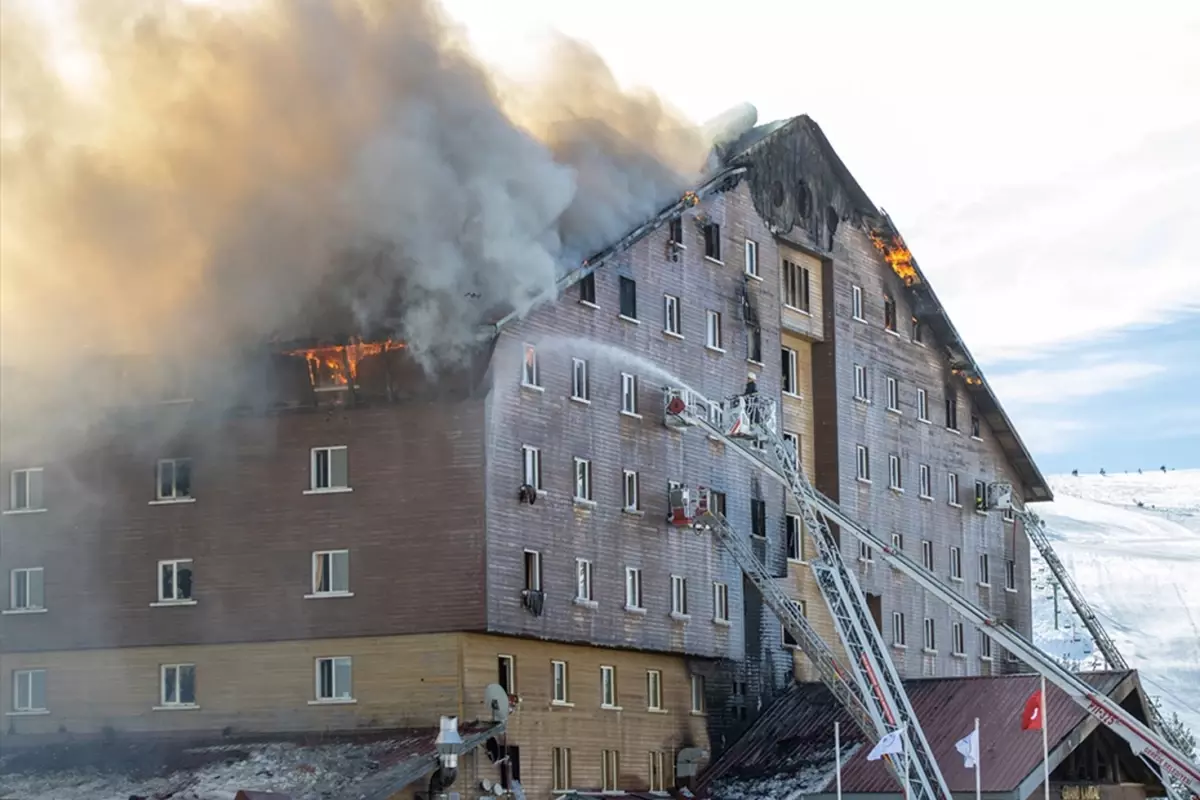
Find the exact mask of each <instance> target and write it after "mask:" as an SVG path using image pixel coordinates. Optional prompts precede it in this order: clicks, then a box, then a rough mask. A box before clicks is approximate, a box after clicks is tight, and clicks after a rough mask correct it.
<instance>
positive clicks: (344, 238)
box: [0, 0, 708, 370]
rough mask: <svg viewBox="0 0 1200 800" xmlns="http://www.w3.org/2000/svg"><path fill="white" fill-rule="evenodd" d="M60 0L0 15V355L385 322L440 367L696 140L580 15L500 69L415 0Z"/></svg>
mask: <svg viewBox="0 0 1200 800" xmlns="http://www.w3.org/2000/svg"><path fill="white" fill-rule="evenodd" d="M58 5H62V3H56V4H51V3H48V2H46V3H44V2H42V0H27V2H8V0H6V2H5V3H4V6H3V20H2V26H0V31H2V32H0V36H2V40H0V54H2V55H0V58H2V62H0V74H2V75H3V84H2V89H0V111H2V114H0V117H2V120H3V122H2V123H0V124H2V126H3V127H2V129H0V132H2V134H3V141H2V149H0V193H2V197H0V259H2V261H0V265H2V269H0V303H2V306H0V309H2V323H0V324H2V326H3V328H2V333H3V337H2V339H0V348H2V349H0V356H2V358H3V361H4V362H6V363H9V364H15V365H20V366H25V367H27V368H29V367H33V368H40V367H42V366H44V365H46V364H48V363H49V364H53V365H54V369H55V370H61V369H64V368H69V365H70V364H71V363H72V360H73V359H76V358H79V357H82V356H83V354H85V353H92V354H94V353H110V352H115V353H136V354H145V355H150V356H155V355H159V356H167V355H169V356H172V357H175V358H180V357H182V358H187V357H188V356H189V355H190V354H200V353H203V352H210V351H218V350H222V349H225V348H230V347H234V348H236V347H243V346H246V345H248V344H253V343H258V342H263V341H271V340H281V341H282V340H288V339H297V338H304V337H309V336H314V335H339V334H340V335H343V336H344V335H346V334H352V335H353V334H357V335H378V334H379V333H380V332H384V333H387V334H390V335H393V336H395V337H397V338H401V339H404V340H405V341H407V342H408V343H409V346H410V347H411V352H412V353H413V354H414V355H416V356H417V357H418V358H419V359H420V360H421V362H422V363H423V364H424V365H425V366H426V367H427V368H428V369H430V370H436V368H437V367H438V366H439V365H442V364H447V363H451V362H455V361H457V360H459V359H460V358H461V357H462V356H463V354H464V353H465V352H466V351H467V350H468V349H469V348H470V347H471V346H472V345H473V343H474V341H475V339H476V336H477V333H476V332H477V328H478V325H479V324H480V323H482V322H486V321H487V320H488V319H489V318H491V317H492V316H494V315H495V314H496V312H497V310H498V309H500V310H507V309H516V310H518V311H522V312H524V311H527V310H528V309H529V308H530V307H531V306H532V305H533V304H534V303H535V301H536V300H537V299H539V298H543V297H544V296H546V294H547V293H549V292H552V289H553V284H554V281H555V278H556V277H557V276H558V275H559V274H561V271H562V270H563V268H564V267H565V266H567V265H571V266H573V265H574V264H576V263H578V260H579V259H580V258H581V257H583V256H586V255H587V254H589V253H590V252H592V251H594V250H596V249H599V248H600V247H602V246H603V245H604V244H607V243H609V242H610V241H612V240H613V239H614V238H616V237H617V236H619V235H620V234H621V233H622V232H623V231H624V230H626V229H627V228H628V227H630V226H631V225H632V224H635V223H636V222H638V221H640V220H641V219H643V218H645V217H647V216H649V215H650V214H652V213H653V212H654V211H655V210H656V209H657V208H658V207H660V206H661V205H662V204H663V203H664V202H666V201H669V200H670V199H671V198H672V197H674V196H677V195H678V194H679V193H681V192H682V191H683V190H684V189H685V188H686V187H687V185H688V184H689V183H690V182H691V181H692V180H693V179H694V178H695V177H696V175H697V174H698V172H699V171H700V170H701V169H702V168H703V165H704V161H705V157H706V155H707V149H708V148H707V142H705V141H704V137H703V136H701V135H700V133H699V132H698V131H697V130H696V129H695V128H693V127H692V126H690V125H689V124H688V123H686V122H685V121H683V120H682V119H681V118H679V117H677V116H676V115H675V114H673V113H672V112H671V111H670V110H669V109H668V108H666V107H665V106H664V105H663V104H662V103H661V102H660V101H659V100H658V99H656V98H655V97H653V96H649V95H635V94H627V93H623V92H622V91H621V89H620V88H619V87H618V85H617V84H616V82H615V80H614V79H613V77H612V75H611V74H610V72H609V71H608V69H607V68H606V67H605V65H604V63H603V62H602V61H601V60H600V59H599V58H598V57H597V56H596V54H595V53H593V52H591V51H590V50H588V49H587V48H585V47H583V46H581V45H580V44H579V43H577V42H574V41H570V40H566V39H563V40H560V41H558V42H557V43H556V47H555V48H554V50H553V57H552V58H551V60H550V62H549V63H548V64H547V66H546V68H545V70H544V72H543V73H542V74H544V75H545V76H546V77H545V78H544V79H542V80H539V81H538V82H536V83H534V84H532V85H529V84H505V85H504V89H503V91H501V88H500V84H499V83H498V81H497V80H496V79H495V78H494V76H492V75H490V74H489V73H488V72H487V71H486V70H485V69H484V68H483V67H482V66H481V64H480V62H479V61H478V60H477V59H476V58H475V57H474V56H473V55H472V54H471V53H470V52H469V50H468V49H467V48H466V46H465V44H464V43H463V39H462V37H461V35H460V33H459V32H458V31H457V30H456V29H455V28H453V27H452V26H451V25H449V24H448V23H447V21H446V20H445V19H444V18H443V16H442V15H441V13H440V11H439V9H438V8H436V7H435V6H434V4H433V3H432V2H431V1H430V0H394V1H393V2H385V1H384V0H275V1H274V2H271V1H270V0H264V2H259V3H253V4H246V3H244V2H243V3H242V4H240V5H237V6H221V5H219V4H218V3H215V2H207V3H200V2H196V1H193V2H190V3H183V2H180V0H104V2H100V3H82V2H80V3H76V4H74V5H72V6H69V8H70V11H71V13H70V15H69V16H68V17H65V18H61V19H60V18H53V17H51V16H50V15H49V13H48V12H47V11H46V9H47V8H54V7H56V6H58Z"/></svg>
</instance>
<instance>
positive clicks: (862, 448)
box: [855, 444, 871, 482]
mask: <svg viewBox="0 0 1200 800" xmlns="http://www.w3.org/2000/svg"><path fill="white" fill-rule="evenodd" d="M855 453H856V462H857V464H858V479H859V480H860V481H868V482H869V481H870V480H871V456H870V453H869V452H868V451H867V446H866V445H862V444H860V445H855Z"/></svg>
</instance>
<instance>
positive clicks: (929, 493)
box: [920, 464, 933, 500]
mask: <svg viewBox="0 0 1200 800" xmlns="http://www.w3.org/2000/svg"><path fill="white" fill-rule="evenodd" d="M920 473H921V498H922V499H924V500H932V499H933V473H932V472H931V471H930V469H929V465H928V464H922V465H921V468H920Z"/></svg>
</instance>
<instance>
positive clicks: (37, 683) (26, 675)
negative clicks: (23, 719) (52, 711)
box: [12, 669, 46, 714]
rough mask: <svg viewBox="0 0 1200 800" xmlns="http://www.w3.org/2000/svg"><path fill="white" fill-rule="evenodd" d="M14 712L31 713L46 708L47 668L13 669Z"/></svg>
mask: <svg viewBox="0 0 1200 800" xmlns="http://www.w3.org/2000/svg"><path fill="white" fill-rule="evenodd" d="M12 676H13V699H12V710H13V713H14V714H29V713H36V712H40V711H45V710H46V670H44V669H18V670H14V671H13V674H12Z"/></svg>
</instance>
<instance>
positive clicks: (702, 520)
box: [665, 387, 950, 800]
mask: <svg viewBox="0 0 1200 800" xmlns="http://www.w3.org/2000/svg"><path fill="white" fill-rule="evenodd" d="M665 396H666V404H667V416H666V419H667V422H668V426H669V427H675V428H686V427H689V426H692V425H695V424H697V423H700V421H701V420H703V422H702V427H705V428H706V429H707V430H708V432H709V434H710V435H714V436H717V437H718V438H720V439H721V440H723V441H730V439H737V440H740V441H742V442H748V443H750V445H751V447H761V448H763V449H764V451H765V450H766V449H767V448H770V450H771V452H772V453H773V454H774V458H775V459H776V461H777V462H778V463H779V464H781V465H783V467H784V471H785V473H787V474H790V475H792V476H793V477H794V479H795V480H794V481H792V482H788V481H786V480H785V484H786V485H788V486H789V488H792V486H793V485H794V486H795V488H793V489H792V491H793V494H795V495H796V496H797V499H799V497H800V496H801V495H800V494H799V491H800V488H801V483H800V480H801V478H800V475H801V473H800V472H799V469H798V465H797V464H796V462H795V456H794V455H793V454H792V451H791V450H790V449H789V448H788V447H787V445H786V444H785V443H784V441H783V440H782V439H781V438H780V437H779V436H778V435H777V433H776V427H777V426H776V424H775V404H774V402H773V401H771V400H769V399H768V398H765V397H763V396H761V395H744V396H735V397H732V398H729V399H728V400H726V401H724V402H723V403H720V404H714V403H712V402H710V401H708V400H706V399H704V398H702V397H700V396H699V395H698V394H695V393H693V392H689V391H687V390H673V389H672V388H670V387H667V388H666V389H665ZM716 408H719V409H720V412H716V411H715V409H716ZM718 414H719V416H721V417H722V418H728V416H731V417H732V418H733V422H732V424H731V425H729V426H722V428H717V427H715V426H713V425H712V423H711V422H710V420H711V419H712V418H713V417H714V416H715V415H718ZM727 415H728V416H727ZM676 422H677V424H676ZM739 449H743V448H739ZM744 452H750V451H749V450H744ZM754 458H755V459H758V458H760V456H758V455H756V456H754ZM764 463H765V462H764ZM780 474H783V473H780ZM683 491H684V490H683V489H682V488H677V489H673V490H672V502H671V506H672V512H671V513H672V521H673V522H676V524H678V522H679V521H680V520H681V519H682V520H685V521H688V522H689V523H690V524H691V525H692V526H693V527H695V528H698V529H702V530H703V529H708V530H712V531H714V532H715V533H716V534H717V537H718V539H719V541H720V542H721V543H722V544H723V545H724V546H725V548H726V549H727V550H728V551H729V552H730V554H731V555H732V556H733V557H734V559H735V560H736V561H737V562H738V565H739V566H740V567H741V568H742V571H743V572H744V573H745V574H746V576H747V577H748V578H749V579H750V581H751V582H752V583H753V584H754V585H755V587H756V588H757V589H758V590H759V592H761V594H762V596H763V599H764V601H765V602H766V603H767V605H768V606H769V607H770V608H771V609H772V611H774V612H775V614H776V615H777V616H778V617H779V619H780V621H781V622H783V623H784V627H785V628H787V629H788V632H789V633H791V634H792V636H793V638H795V639H796V640H797V642H799V643H800V644H801V649H803V650H804V651H805V654H806V655H808V654H809V650H810V649H813V650H816V651H818V652H820V651H821V650H822V649H825V650H827V647H826V646H825V645H824V643H823V642H821V643H820V645H814V644H813V643H812V642H810V641H806V640H808V639H809V638H810V637H811V638H813V639H816V640H817V641H818V642H820V638H819V636H818V635H817V634H816V633H815V632H813V631H812V629H811V627H810V626H809V625H808V622H807V620H805V619H804V617H803V616H802V615H801V614H800V613H799V612H798V610H797V609H796V605H795V603H793V602H792V600H791V598H789V597H788V596H787V594H786V593H785V592H783V590H782V589H780V587H779V586H778V585H777V584H776V583H775V580H774V578H773V577H772V576H771V575H770V574H769V573H768V572H767V570H766V569H765V568H764V567H763V566H762V562H760V561H759V560H758V557H757V556H755V555H754V553H753V551H752V550H751V548H750V546H749V544H748V543H747V542H746V541H745V540H744V539H742V538H741V537H739V536H737V535H736V533H735V532H734V531H733V530H732V529H731V528H730V526H729V523H728V522H727V521H726V520H725V519H724V517H722V516H721V515H720V514H719V513H717V512H716V511H715V510H713V509H712V508H711V507H710V504H709V502H708V496H707V495H706V494H705V493H704V492H703V491H700V492H698V498H697V503H696V506H695V509H694V512H693V511H692V510H689V509H686V503H687V499H686V498H684V497H682V496H681V493H682V492H683ZM681 503H682V505H683V506H684V508H682V509H681ZM800 510H801V514H802V518H803V519H804V523H805V525H806V526H807V527H808V530H809V531H810V532H811V533H812V536H813V539H814V540H815V542H816V545H817V549H818V554H819V555H818V557H817V558H815V559H813V560H812V562H811V563H812V569H813V572H814V574H815V576H816V581H817V586H818V587H819V589H820V591H821V595H822V597H823V598H824V600H825V602H826V604H827V605H828V606H829V609H830V612H831V613H832V616H833V621H834V625H835V626H836V628H837V631H838V635H839V637H840V638H841V641H842V643H843V644H844V645H845V649H846V653H847V656H848V662H847V668H846V669H843V668H842V667H841V665H839V664H837V662H836V661H833V665H832V666H831V667H830V666H824V665H822V664H821V663H819V662H814V663H817V668H818V672H819V673H820V674H821V676H822V679H823V680H824V681H825V683H826V685H829V686H830V688H832V689H833V690H834V696H835V697H837V698H838V699H839V700H840V701H841V702H842V703H843V705H845V707H846V708H847V709H849V710H850V713H851V715H852V717H853V718H854V720H855V722H856V723H857V724H858V725H859V727H860V728H861V729H862V730H863V732H864V733H865V734H866V735H867V737H868V738H869V739H871V740H872V741H873V742H877V741H878V740H879V739H881V738H882V737H884V736H886V735H888V734H890V733H893V732H894V731H901V733H902V741H903V751H904V757H903V759H891V758H889V761H888V766H889V767H890V769H891V771H892V773H893V774H894V775H895V776H896V778H897V780H898V781H899V782H900V783H901V785H902V786H904V787H905V796H906V797H908V798H911V800H941V799H942V798H945V800H949V798H950V789H949V787H948V785H947V784H946V781H945V779H944V778H943V777H942V774H941V770H940V769H939V768H938V765H937V761H936V760H935V759H934V757H933V753H932V750H931V748H930V746H929V742H928V740H927V739H926V738H925V732H924V731H923V730H922V728H921V725H920V722H919V721H918V720H917V716H916V713H915V712H914V711H913V708H912V704H911V703H910V702H909V699H908V695H907V694H906V692H905V690H904V686H903V684H902V683H901V682H900V675H899V673H898V672H897V670H896V666H895V664H893V663H892V660H891V657H890V655H889V653H888V649H887V645H886V643H885V642H884V641H883V637H882V634H881V633H880V631H879V628H878V627H877V626H876V624H875V620H874V618H873V617H872V616H871V611H870V608H869V606H868V605H867V601H866V598H865V597H864V596H863V593H862V589H861V588H860V587H859V585H858V581H857V580H856V579H855V578H854V575H853V573H851V572H850V570H849V569H847V568H846V565H845V562H844V561H843V560H842V555H841V551H840V549H839V548H838V545H837V542H836V541H835V540H834V539H833V536H832V535H831V534H830V532H829V529H828V527H827V526H826V525H825V524H824V523H823V521H822V520H821V519H820V518H819V517H818V516H817V515H816V513H815V512H814V509H813V508H812V507H811V505H810V504H807V503H800ZM794 629H795V630H794ZM796 630H800V631H801V632H802V633H803V635H804V637H805V638H804V639H802V638H801V637H800V636H797V633H796ZM810 657H811V656H810ZM830 660H832V659H830ZM830 671H832V672H833V674H834V677H833V679H831V678H830V677H829V676H828V674H827V673H829V672H830Z"/></svg>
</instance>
